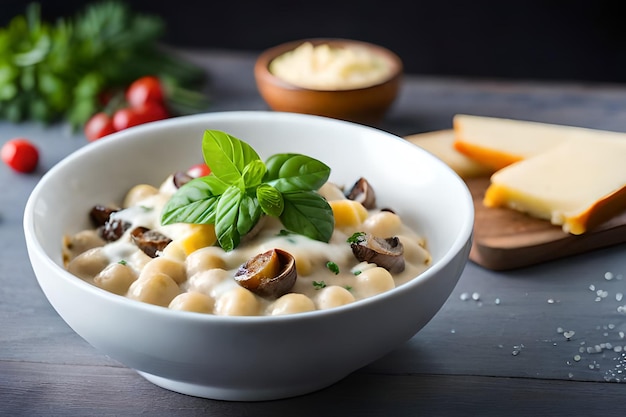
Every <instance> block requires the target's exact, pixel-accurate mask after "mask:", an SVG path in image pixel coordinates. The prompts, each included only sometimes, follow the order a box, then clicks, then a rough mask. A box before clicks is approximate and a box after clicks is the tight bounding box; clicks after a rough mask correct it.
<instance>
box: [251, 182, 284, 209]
mask: <svg viewBox="0 0 626 417" xmlns="http://www.w3.org/2000/svg"><path fill="white" fill-rule="evenodd" d="M256 198H257V200H258V201H259V204H260V206H261V209H263V212H264V213H265V214H268V215H270V216H274V217H279V216H280V215H281V214H282V213H283V210H284V208H285V202H284V200H283V196H282V194H281V193H280V191H278V190H277V189H276V188H274V187H272V186H271V185H269V184H261V185H259V186H258V188H257V189H256Z"/></svg>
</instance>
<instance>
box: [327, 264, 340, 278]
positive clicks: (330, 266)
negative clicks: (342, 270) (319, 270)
mask: <svg viewBox="0 0 626 417" xmlns="http://www.w3.org/2000/svg"><path fill="white" fill-rule="evenodd" d="M326 268H328V269H329V270H330V272H332V273H333V274H335V275H337V274H339V265H337V264H336V263H334V262H331V261H328V262H326Z"/></svg>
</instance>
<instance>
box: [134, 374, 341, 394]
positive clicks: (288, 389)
mask: <svg viewBox="0 0 626 417" xmlns="http://www.w3.org/2000/svg"><path fill="white" fill-rule="evenodd" d="M136 372H137V373H138V374H139V375H141V376H142V377H144V378H145V379H146V380H148V381H149V382H151V383H153V384H154V385H157V386H159V387H161V388H165V389H167V390H169V391H173V392H177V393H179V394H185V395H191V396H193V397H201V398H207V399H210V400H223V401H270V400H281V399H285V398H290V397H297V396H299V395H305V394H310V393H312V392H315V391H319V390H321V389H324V388H327V387H329V386H331V385H333V384H334V383H336V382H339V380H337V381H330V382H328V381H324V382H321V383H320V382H319V381H318V382H317V383H316V384H315V383H310V384H307V385H297V386H295V385H290V386H285V387H275V388H224V387H218V386H212V385H202V384H193V383H190V382H184V381H176V380H173V379H168V378H163V377H160V376H157V375H153V374H149V373H147V372H143V371H136ZM341 379H343V378H341Z"/></svg>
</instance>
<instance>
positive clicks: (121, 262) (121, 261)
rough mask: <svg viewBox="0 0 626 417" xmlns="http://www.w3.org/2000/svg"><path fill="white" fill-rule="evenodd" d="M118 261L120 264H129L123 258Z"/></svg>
mask: <svg viewBox="0 0 626 417" xmlns="http://www.w3.org/2000/svg"><path fill="white" fill-rule="evenodd" d="M117 263H118V264H120V265H127V264H128V262H126V261H125V260H123V259H120V260H119V261H118V262H117Z"/></svg>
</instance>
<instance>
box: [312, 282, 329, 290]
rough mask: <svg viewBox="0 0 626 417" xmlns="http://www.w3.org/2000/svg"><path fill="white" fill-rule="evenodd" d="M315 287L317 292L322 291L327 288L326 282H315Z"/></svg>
mask: <svg viewBox="0 0 626 417" xmlns="http://www.w3.org/2000/svg"><path fill="white" fill-rule="evenodd" d="M313 287H315V289H316V290H321V289H322V288H325V287H326V283H325V282H324V281H313Z"/></svg>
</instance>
